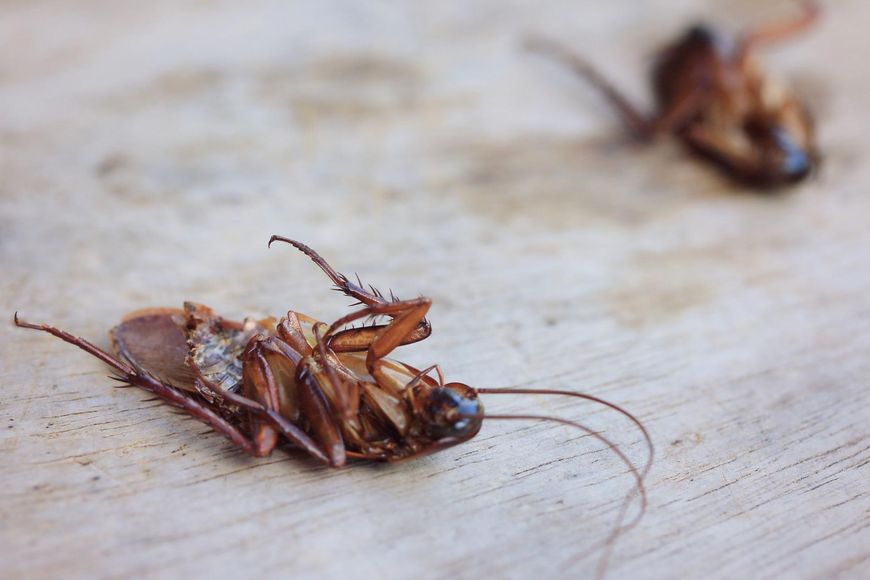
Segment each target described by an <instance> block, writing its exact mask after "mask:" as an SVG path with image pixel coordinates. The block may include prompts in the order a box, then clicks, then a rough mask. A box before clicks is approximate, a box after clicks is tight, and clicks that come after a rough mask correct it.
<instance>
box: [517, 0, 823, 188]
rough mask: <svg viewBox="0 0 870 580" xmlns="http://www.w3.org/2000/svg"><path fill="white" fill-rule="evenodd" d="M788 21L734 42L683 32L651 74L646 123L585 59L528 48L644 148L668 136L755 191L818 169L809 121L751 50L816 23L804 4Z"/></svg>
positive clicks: (698, 29)
mask: <svg viewBox="0 0 870 580" xmlns="http://www.w3.org/2000/svg"><path fill="white" fill-rule="evenodd" d="M801 5H802V8H803V10H802V14H801V15H800V16H799V17H797V18H795V19H794V20H791V21H787V22H780V23H776V24H771V25H768V26H765V27H762V28H759V29H757V30H754V31H751V32H749V33H746V34H743V35H741V36H740V37H738V38H732V37H729V36H727V35H725V34H722V33H720V32H718V31H716V30H714V29H713V28H711V27H709V26H706V25H697V26H694V27H692V28H690V29H689V30H688V32H686V33H685V34H684V35H683V36H682V37H681V38H680V39H679V40H677V42H675V43H674V44H673V45H671V46H669V47H668V48H666V49H665V50H663V51H662V52H661V53H660V54H659V56H658V59H657V62H656V64H655V66H654V68H653V71H652V87H653V91H654V93H655V98H656V103H657V112H656V113H655V114H653V115H651V116H646V115H644V114H642V113H640V112H639V111H638V109H637V108H636V107H635V106H634V105H632V104H631V103H630V102H629V100H628V99H627V98H626V97H625V96H624V95H623V94H622V92H621V91H619V90H617V89H616V88H614V87H613V86H612V85H611V84H610V83H609V82H608V81H607V80H606V79H605V77H604V76H603V75H602V74H600V73H599V72H598V71H597V70H596V69H595V68H594V67H592V66H591V65H590V64H589V63H588V62H587V61H586V60H585V59H583V58H581V57H580V56H578V55H576V54H573V53H571V52H569V51H568V50H566V49H565V48H564V47H563V46H561V45H559V44H557V43H555V42H553V41H551V40H547V39H542V38H531V39H529V40H528V46H529V47H530V48H531V49H533V50H536V51H540V52H543V53H545V54H548V55H550V56H553V57H555V58H556V59H558V60H560V61H561V62H563V63H565V64H566V65H567V66H569V67H570V68H571V69H573V70H574V71H575V72H576V73H577V74H578V75H580V76H581V77H583V78H585V79H586V80H587V81H588V82H589V83H591V84H592V85H593V86H595V87H596V88H597V89H598V90H600V91H601V93H602V94H603V95H604V97H605V98H606V99H607V101H608V102H609V103H610V104H611V105H612V106H613V108H614V109H615V110H616V111H617V113H618V114H619V116H620V117H621V119H622V121H623V123H624V124H625V126H626V127H627V129H628V131H629V132H630V133H631V134H632V135H633V136H634V137H636V138H637V139H638V140H640V141H644V142H648V141H650V140H652V138H653V137H655V136H657V135H660V134H667V133H671V134H673V135H676V136H677V137H678V138H679V139H680V140H681V141H682V142H683V143H685V144H686V145H687V146H688V147H689V149H690V150H692V151H694V152H695V153H696V154H698V155H700V156H701V157H704V158H706V159H709V160H710V161H712V162H714V163H715V164H717V165H718V166H719V167H720V168H721V169H722V170H724V171H725V173H727V174H728V175H730V176H732V177H733V178H736V179H738V180H740V181H743V182H744V183H747V184H749V185H753V186H756V187H776V186H781V185H785V184H790V183H795V182H798V181H800V180H801V179H803V178H804V177H806V176H807V175H809V173H810V171H811V170H812V169H813V168H814V166H815V165H817V163H818V155H817V152H816V148H815V135H814V127H813V121H812V118H811V116H810V114H809V112H808V111H807V109H806V108H805V107H804V106H803V104H802V103H801V102H800V101H798V99H797V98H796V97H795V96H794V95H793V94H792V93H791V92H790V91H789V90H787V89H786V87H785V86H783V85H782V84H780V83H779V82H778V81H776V80H774V79H773V78H771V77H770V76H768V75H767V74H766V73H765V72H763V71H762V70H761V68H760V67H759V64H758V61H757V59H756V58H755V56H754V52H755V49H756V48H757V47H759V46H761V45H763V44H766V43H769V42H773V41H777V40H784V39H786V38H789V37H791V36H792V35H794V34H796V33H798V32H800V31H802V30H805V29H807V28H808V27H809V26H810V25H812V24H813V23H814V22H815V21H816V20H817V18H818V14H819V9H818V7H817V5H816V4H815V2H810V1H804V2H802V3H801Z"/></svg>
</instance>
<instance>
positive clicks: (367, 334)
mask: <svg viewBox="0 0 870 580" xmlns="http://www.w3.org/2000/svg"><path fill="white" fill-rule="evenodd" d="M276 241H279V242H286V243H288V244H290V245H292V246H293V247H295V248H296V249H298V250H299V251H301V252H302V253H304V254H305V255H306V256H308V257H309V258H311V260H312V261H313V262H314V263H315V264H317V266H318V267H319V268H320V269H321V270H323V272H324V273H325V274H326V275H327V276H328V277H329V279H330V280H332V282H333V283H334V284H335V287H336V289H337V290H339V291H340V292H342V293H343V294H345V295H347V296H350V297H352V298H355V299H356V300H359V301H360V303H361V304H364V305H367V306H371V307H377V306H388V305H391V304H401V303H402V301H399V300H398V299H397V298H395V297H394V296H392V294H391V296H390V299H389V300H388V299H386V298H385V297H384V296H383V295H382V294H381V293H380V292H379V291H378V290H377V289H375V288H374V287H370V289H371V291H368V290H366V289H365V288H363V286H362V284H354V283H353V282H351V281H350V279H349V278H348V277H347V276H345V275H344V274H340V273H338V272H336V271H335V269H334V268H333V267H332V266H330V265H329V263H328V262H327V261H326V260H324V259H323V257H321V256H320V254H318V253H317V252H315V251H314V250H313V249H311V248H310V247H308V246H306V245H305V244H303V243H302V242H298V241H296V240H291V239H290V238H285V237H283V236H272V237H271V238H270V239H269V245H270V246H271V245H272V243H273V242H276ZM399 310H401V309H399ZM394 312H396V311H394V310H389V309H387V310H385V311H384V312H381V313H382V314H385V315H387V316H393V313H394ZM354 320H355V319H354ZM333 326H335V325H333ZM387 326H390V325H377V326H369V327H366V328H354V329H348V330H344V331H341V332H334V333H328V334H329V335H330V338H329V348H331V349H332V350H333V351H335V352H362V351H365V350H368V348H369V345H371V344H372V342H373V341H374V340H375V339H376V338H377V336H378V335H380V334H381V333H382V332H383V330H384V329H385V328H387ZM430 334H432V326H431V325H430V324H429V321H428V320H426V318H425V317H424V318H421V319H420V320H418V321H417V326H416V328H414V329H413V330H412V331H410V332H407V333H405V335H404V336H403V339H402V342H401V344H411V343H413V342H419V341H421V340H423V339H425V338H427V337H428V336H429V335H430Z"/></svg>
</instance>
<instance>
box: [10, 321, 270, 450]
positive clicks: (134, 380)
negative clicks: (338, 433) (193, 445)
mask: <svg viewBox="0 0 870 580" xmlns="http://www.w3.org/2000/svg"><path fill="white" fill-rule="evenodd" d="M14 320H15V324H16V326H20V327H22V328H31V329H34V330H41V331H43V332H47V333H49V334H52V335H54V336H56V337H58V338H60V339H61V340H63V341H65V342H68V343H70V344H72V345H75V346H77V347H79V348H80V349H82V350H83V351H85V352H87V353H88V354H91V355H93V356H95V357H97V358H98V359H100V360H101V361H103V362H104V363H106V364H107V365H109V366H110V367H112V368H113V369H115V370H116V371H118V373H120V377H119V378H120V379H121V380H122V381H123V382H126V383H130V384H131V385H135V386H137V387H139V388H141V389H144V390H146V391H148V392H150V393H152V394H154V395H156V396H157V397H159V398H160V399H162V400H163V401H165V402H166V403H168V404H170V405H172V406H173V407H177V408H179V409H182V410H183V411H185V412H186V413H188V414H189V415H191V416H192V417H194V418H196V419H198V420H200V421H202V422H203V423H205V424H206V425H208V426H209V427H211V428H212V429H214V430H215V431H217V432H218V433H220V434H221V435H223V436H225V437H226V438H227V439H229V440H230V441H232V442H233V443H235V444H236V445H237V446H238V447H239V448H240V449H242V450H243V451H244V452H245V453H248V454H250V455H256V451H255V448H254V445H253V443H252V442H251V441H250V440H249V439H248V438H247V437H246V436H245V434H243V433H242V432H241V431H239V429H238V428H237V427H236V426H235V425H233V424H232V423H230V422H228V421H227V420H226V419H224V418H223V417H221V416H220V415H219V414H218V413H216V412H215V411H214V410H213V409H211V408H210V407H209V405H208V403H206V402H204V401H200V400H198V399H195V398H193V397H191V396H190V395H187V394H185V393H182V392H181V391H179V390H177V389H175V388H174V387H171V386H169V385H167V384H165V383H162V382H160V381H158V380H157V379H155V378H154V377H152V376H150V375H148V374H147V373H144V372H142V371H141V370H140V369H136V368H134V367H132V366H130V365H128V364H125V363H123V362H121V361H119V360H118V359H116V358H115V357H113V356H112V355H110V354H109V353H107V352H106V351H104V350H102V349H101V348H99V347H97V346H95V345H93V344H92V343H90V342H88V341H87V340H85V339H83V338H79V337H77V336H74V335H72V334H70V333H68V332H66V331H64V330H60V329H59V328H55V327H53V326H48V325H46V324H31V323H29V322H25V321H23V320H21V319H19V318H18V313H17V312H16V313H15V319H14Z"/></svg>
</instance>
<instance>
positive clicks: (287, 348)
mask: <svg viewBox="0 0 870 580" xmlns="http://www.w3.org/2000/svg"><path fill="white" fill-rule="evenodd" d="M356 289H357V292H359V290H360V287H359V286H356ZM372 296H374V294H372ZM325 326H326V325H325V324H323V323H322V322H318V321H316V320H314V319H313V318H310V317H308V316H306V315H304V314H301V313H298V312H293V311H290V312H288V313H287V316H286V317H284V318H282V319H281V320H280V321H279V322H278V323H277V324H276V323H275V321H274V320H271V319H268V320H260V321H255V320H250V319H249V320H245V321H244V322H242V323H240V322H234V321H227V320H224V319H223V318H221V317H220V316H218V315H216V314H215V313H214V312H213V311H212V310H211V309H209V308H207V307H205V306H202V305H198V304H193V303H186V304H185V305H184V309H183V310H181V309H171V308H164V309H150V310H144V311H140V312H134V313H132V314H130V315H128V316H127V317H126V318H125V319H124V321H122V322H121V324H119V325H118V326H116V327H115V328H114V329H112V331H111V339H112V345H113V348H114V350H115V353H116V354H117V355H118V357H119V358H120V359H122V360H126V361H129V362H130V363H131V364H132V365H133V366H135V367H138V368H142V369H147V370H148V372H149V374H151V375H152V376H153V377H154V378H156V379H158V380H160V381H161V382H164V383H167V384H169V385H171V386H172V387H174V388H176V389H178V390H180V391H184V392H188V393H195V394H196V395H198V396H200V397H202V398H203V399H205V400H206V401H208V402H211V403H215V404H216V407H217V408H219V409H220V412H221V414H222V415H223V416H225V417H226V418H227V419H228V420H230V421H234V422H236V423H239V424H241V425H246V426H247V428H248V429H249V430H250V431H251V432H253V433H254V440H255V443H256V446H255V454H257V455H265V454H268V453H269V452H271V450H272V449H273V448H274V446H275V445H276V444H277V442H278V435H279V432H278V430H276V428H275V427H274V426H273V425H271V424H270V423H269V422H268V420H266V421H264V420H262V419H258V418H257V417H256V415H255V416H251V417H245V416H246V415H247V414H248V412H247V411H245V410H243V409H240V408H239V407H238V406H236V405H235V404H234V403H233V401H232V400H227V395H226V393H239V394H241V395H243V396H245V397H247V398H250V399H252V400H256V401H258V402H259V403H260V404H262V405H264V406H265V407H267V408H270V409H272V410H274V411H277V412H278V413H279V414H280V415H281V416H282V417H285V418H287V419H288V420H290V421H291V422H293V423H294V424H297V425H299V426H300V427H301V428H302V431H303V432H305V433H307V434H310V435H311V437H312V440H313V442H314V443H315V444H316V445H317V446H318V447H319V448H320V449H321V450H322V451H323V452H324V454H325V455H326V456H327V458H328V459H329V463H330V464H331V465H333V466H340V465H343V464H344V462H345V458H346V456H347V455H350V456H352V457H356V458H365V459H373V460H389V461H398V460H402V459H407V458H409V457H414V456H418V455H421V454H423V453H427V452H431V451H434V450H437V449H441V448H444V447H447V446H449V445H454V444H456V443H460V442H462V441H465V440H467V439H468V438H470V437H473V436H474V435H475V434H476V433H477V431H478V430H479V429H480V424H481V420H482V408H481V407H480V404H479V402H478V401H477V396H476V394H475V393H474V392H473V390H471V389H470V388H468V387H465V386H464V385H459V384H457V383H453V384H448V385H444V384H439V383H438V382H437V381H435V379H433V378H431V377H429V376H428V375H423V374H421V373H420V371H419V370H417V369H414V368H412V367H410V366H408V365H406V364H404V363H400V362H397V361H392V360H389V359H380V360H379V361H378V362H377V365H376V367H375V368H376V369H377V370H373V371H370V370H369V367H368V365H367V364H366V351H355V350H339V351H338V352H336V351H334V350H333V348H332V347H327V349H328V350H327V352H326V358H325V361H326V362H324V360H321V358H320V357H321V356H322V355H321V354H320V353H318V352H317V345H318V338H317V335H316V333H317V330H316V329H317V328H319V327H325ZM371 328H372V327H366V328H363V329H350V330H348V331H345V332H348V333H350V334H344V335H341V336H339V338H338V339H337V340H335V341H334V342H335V343H336V344H339V343H341V342H343V341H342V339H353V340H354V341H355V340H357V339H358V338H359V334H360V332H366V333H369V334H370V329H371ZM333 336H335V335H333ZM321 340H326V341H327V344H329V339H328V338H324V337H321ZM356 348H362V346H359V347H356ZM263 362H265V364H262V363H263ZM326 366H328V367H329V368H330V370H331V373H330V372H327V371H326V369H325V367H326ZM330 374H334V375H335V376H336V377H337V379H338V380H337V381H336V382H335V383H334V382H333V380H332V379H331V378H330ZM373 374H374V375H378V376H379V377H380V381H378V380H376V379H375V378H374V376H373ZM408 385H411V387H410V388H408ZM339 389H347V390H348V391H349V392H350V393H351V394H350V395H349V396H348V397H347V399H348V402H345V401H344V399H342V397H341V391H340V390H339ZM343 405H347V406H343ZM454 407H455V408H458V409H460V410H461V411H462V412H463V413H465V414H466V415H469V414H470V415H476V416H477V417H462V418H457V420H455V421H453V422H450V421H447V420H446V418H447V417H448V416H449V415H450V413H451V409H453V408H454ZM338 409H345V411H339V412H337V413H336V412H335V411H333V410H338Z"/></svg>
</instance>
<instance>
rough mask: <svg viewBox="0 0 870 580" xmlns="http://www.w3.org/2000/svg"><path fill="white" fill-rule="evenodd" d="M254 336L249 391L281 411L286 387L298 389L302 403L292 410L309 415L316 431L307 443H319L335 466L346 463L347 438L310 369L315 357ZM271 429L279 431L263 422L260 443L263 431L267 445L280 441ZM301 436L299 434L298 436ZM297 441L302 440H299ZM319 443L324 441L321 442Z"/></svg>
mask: <svg viewBox="0 0 870 580" xmlns="http://www.w3.org/2000/svg"><path fill="white" fill-rule="evenodd" d="M251 340H252V342H251V344H250V345H249V346H248V348H247V349H246V352H245V359H244V363H243V364H244V376H245V389H246V391H250V392H251V393H252V395H253V396H254V397H255V398H256V399H257V400H259V401H260V403H261V404H263V406H265V407H266V408H267V409H270V410H273V411H277V410H278V409H279V407H280V404H281V398H282V397H281V395H282V393H281V392H280V391H281V390H282V389H283V390H292V391H294V393H293V395H294V396H293V397H292V398H293V399H294V404H295V405H298V409H296V410H295V412H294V411H289V413H290V414H293V415H296V414H299V415H300V416H302V417H305V418H306V419H307V420H308V422H309V424H310V425H311V430H312V431H313V432H314V439H313V440H312V439H311V438H309V437H308V436H307V435H305V439H306V444H307V445H309V446H317V447H318V449H319V450H320V452H321V453H324V454H325V455H326V456H327V457H328V458H329V464H330V465H331V466H332V467H341V466H343V465H344V464H345V462H346V461H347V459H346V457H345V453H344V441H343V440H342V437H341V433H340V431H339V429H338V426H337V425H336V423H335V419H334V418H333V416H332V413H331V412H330V410H329V404H328V402H327V400H326V397H325V395H324V394H323V392H322V391H321V389H320V386H319V384H318V383H317V380H316V379H315V378H314V376H313V375H312V374H311V372H310V371H309V364H310V362H311V357H310V356H309V357H305V358H302V359H300V357H299V355H298V354H297V353H295V352H294V351H293V349H292V348H289V347H287V345H285V344H284V343H283V342H282V341H281V340H280V339H278V338H276V337H268V338H265V339H261V338H253V339H251ZM324 360H325V359H324ZM291 369H292V371H293V372H292V375H291V374H290V370H291ZM276 370H277V371H279V372H280V371H281V370H283V371H284V373H283V374H284V379H285V383H284V384H280V383H279V382H278V380H277V379H276V376H275V371H276ZM249 380H250V383H249V382H248V381H249ZM290 381H292V382H290ZM284 394H285V395H287V394H289V393H284ZM270 432H271V433H273V434H274V433H275V431H274V429H273V426H272V425H271V424H264V423H263V422H260V426H259V430H258V431H255V442H256V443H257V444H259V443H260V439H259V436H261V434H262V435H263V437H264V439H263V442H264V445H267V446H268V445H270V444H271V447H274V446H275V443H276V442H277V441H272V440H271V436H270V435H269V433H270ZM298 438H299V437H298V436H297V437H296V439H298ZM315 441H316V442H315ZM294 442H295V443H297V444H299V443H298V441H294ZM317 443H319V444H320V445H319V446H318V445H317ZM271 447H269V448H270V449H271Z"/></svg>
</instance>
